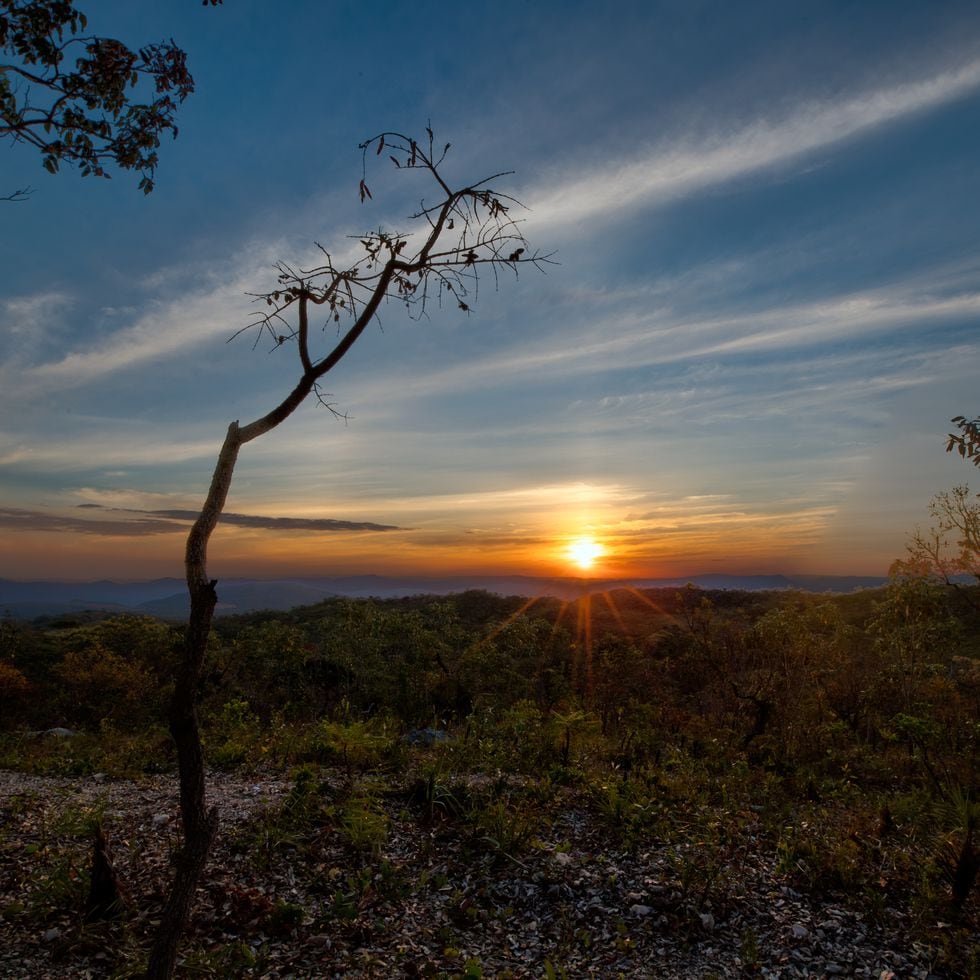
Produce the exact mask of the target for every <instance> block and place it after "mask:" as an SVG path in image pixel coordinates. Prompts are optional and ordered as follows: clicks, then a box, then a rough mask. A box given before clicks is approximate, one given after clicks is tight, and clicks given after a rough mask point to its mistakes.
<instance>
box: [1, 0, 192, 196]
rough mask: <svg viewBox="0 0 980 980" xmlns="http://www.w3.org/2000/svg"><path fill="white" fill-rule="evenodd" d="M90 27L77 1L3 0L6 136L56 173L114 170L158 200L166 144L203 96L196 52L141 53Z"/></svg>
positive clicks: (154, 47) (171, 48)
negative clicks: (160, 155)
mask: <svg viewBox="0 0 980 980" xmlns="http://www.w3.org/2000/svg"><path fill="white" fill-rule="evenodd" d="M87 27H88V21H87V19H86V17H85V14H83V13H82V12H81V11H79V10H78V9H77V8H76V7H75V4H74V2H73V0H0V51H2V52H3V58H4V63H3V64H2V65H0V136H6V137H9V138H10V139H11V140H13V141H14V142H16V143H26V144H28V145H30V146H33V147H34V148H35V149H37V150H38V152H39V153H40V154H41V162H42V164H43V166H44V168H45V169H46V170H47V171H48V172H49V173H56V172H57V171H58V169H59V167H60V165H61V164H62V163H66V164H69V165H71V166H74V167H77V168H78V170H79V171H80V173H81V174H82V176H89V175H91V176H95V177H106V178H108V177H109V176H110V173H109V171H108V169H107V168H108V166H109V165H110V164H114V165H115V166H117V167H119V169H121V170H133V171H135V172H136V173H137V174H138V175H139V178H140V181H139V187H140V190H142V191H143V192H144V193H145V194H149V193H150V191H152V190H153V186H154V178H155V173H156V167H157V150H158V149H159V146H160V141H161V138H162V137H163V135H164V134H165V133H167V132H169V133H171V134H172V135H173V136H174V137H176V135H177V125H176V122H175V117H176V114H177V109H178V107H179V105H180V103H181V102H183V101H184V99H186V98H187V96H188V95H190V94H191V93H192V92H193V91H194V79H193V78H192V77H191V74H190V72H189V71H188V70H187V63H186V55H185V53H184V51H183V50H181V49H180V48H179V47H177V45H176V44H175V43H174V42H173V41H172V40H171V41H161V42H159V43H156V44H148V45H145V46H144V47H141V48H139V49H138V50H137V51H134V50H132V49H131V48H129V47H128V46H127V45H125V44H123V43H122V42H121V41H118V40H116V39H114V38H110V37H97V36H94V35H90V34H87V33H85V32H86V30H87ZM25 193H26V191H25V190H20V191H17V192H15V193H14V194H12V195H9V197H8V198H7V199H8V200H10V199H19V198H21V197H22V196H23V195H24V194H25Z"/></svg>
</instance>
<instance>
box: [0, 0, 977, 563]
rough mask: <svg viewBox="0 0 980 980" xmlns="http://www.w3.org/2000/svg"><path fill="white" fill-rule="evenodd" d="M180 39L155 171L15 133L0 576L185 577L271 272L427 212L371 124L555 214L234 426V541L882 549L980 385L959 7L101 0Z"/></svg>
mask: <svg viewBox="0 0 980 980" xmlns="http://www.w3.org/2000/svg"><path fill="white" fill-rule="evenodd" d="M80 6H81V9H82V10H83V11H85V12H86V13H87V14H88V17H89V28H90V30H91V31H92V32H93V33H97V34H102V35H109V36H115V37H119V38H120V39H122V40H124V41H126V42H127V43H129V44H131V45H133V46H138V45H140V44H144V43H148V42H152V41H159V40H163V39H167V38H171V37H172V38H173V39H174V40H175V41H176V43H177V44H178V45H180V46H181V47H182V48H184V50H186V52H187V57H188V65H189V67H190V70H191V72H192V73H193V75H194V78H195V80H196V85H197V88H196V91H195V93H194V94H193V95H192V96H191V97H190V98H189V99H188V100H187V101H186V102H185V103H184V105H183V106H182V107H181V110H180V113H179V116H178V125H179V128H180V132H179V137H178V138H177V139H176V140H175V141H171V140H169V139H167V140H165V142H164V145H163V146H162V147H161V152H160V164H159V169H158V172H157V184H156V189H155V190H154V192H153V193H152V194H151V195H150V196H148V197H144V195H142V194H141V193H140V192H139V191H138V189H137V180H136V179H135V178H134V177H133V176H132V175H131V174H127V173H119V172H116V173H114V175H113V177H112V179H111V180H98V179H95V178H82V177H80V176H79V175H78V174H77V173H75V172H73V171H71V170H68V169H63V170H62V171H61V172H60V173H59V174H57V175H54V176H52V175H49V174H47V173H46V172H45V171H44V170H43V169H42V168H41V164H40V159H39V157H38V156H37V155H36V153H35V152H34V151H32V150H31V149H30V148H28V147H24V146H15V145H9V144H8V145H5V146H4V147H3V148H2V157H0V159H2V165H0V174H2V177H3V181H2V187H4V188H9V189H10V190H13V189H15V188H19V187H23V186H25V185H28V184H29V185H30V186H32V187H33V188H34V193H33V194H32V195H31V197H30V199H29V200H28V201H26V202H23V203H4V204H0V209H2V210H0V221H3V222H4V224H5V233H4V234H3V235H2V236H0V249H2V255H0V577H4V578H10V579H22V580H23V579H36V578H44V579H60V580H71V579H82V580H87V579H96V578H112V579H116V580H123V579H142V578H153V577H157V576H163V575H180V574H181V572H182V553H183V538H184V536H185V534H186V530H187V526H188V519H189V515H192V514H193V513H194V512H196V510H197V508H198V507H199V506H200V504H201V502H202V500H203V496H204V493H205V492H206V489H207V484H208V481H209V479H210V475H211V471H212V469H213V467H214V461H215V458H216V454H217V450H218V448H219V446H220V444H221V440H222V438H223V435H224V432H225V429H226V427H227V425H228V423H229V422H230V421H232V420H233V419H239V420H241V421H242V423H245V422H247V421H250V420H252V419H254V418H256V417H258V416H260V415H262V414H264V413H265V412H266V411H268V410H269V409H270V408H271V407H273V406H274V405H275V404H276V403H277V402H278V401H279V400H281V398H282V397H283V396H284V395H285V393H286V392H287V391H288V390H289V389H290V388H291V387H292V384H293V383H294V382H295V373H296V372H295V365H294V363H293V360H294V359H295V353H294V352H293V353H292V355H291V352H290V350H289V349H288V347H287V348H280V349H278V350H270V349H269V344H268V343H264V342H261V341H260V342H259V343H258V344H256V343H255V339H256V338H255V336H254V335H253V334H249V333H245V334H244V335H241V336H239V337H238V338H237V339H234V340H229V338H231V337H232V335H233V334H234V333H235V332H236V331H238V330H239V328H241V327H242V326H244V325H246V324H247V323H249V321H250V316H251V314H252V312H253V310H254V306H253V305H252V300H251V298H250V296H249V294H250V293H255V292H264V291H266V290H269V289H272V288H274V286H275V277H276V273H275V263H276V262H277V261H286V262H290V263H302V262H303V261H304V259H307V258H309V257H310V256H312V255H313V254H314V252H313V250H314V247H315V246H314V243H315V242H319V243H321V244H323V245H324V246H326V247H331V248H335V249H343V248H345V247H347V244H348V243H349V241H350V239H349V237H348V236H353V235H358V234H360V233H363V232H365V231H368V230H371V229H377V228H378V227H385V228H391V229H394V230H397V231H399V232H403V231H408V230H409V228H410V224H411V223H410V222H409V220H408V219H409V216H410V215H411V214H412V213H413V212H414V211H415V210H416V208H417V207H418V205H419V196H420V191H419V185H418V184H417V182H413V181H411V180H409V179H407V178H406V176H405V174H404V173H399V172H398V171H396V170H394V169H393V168H391V167H390V166H388V167H385V166H383V165H382V163H383V159H382V160H381V161H374V160H372V161H369V173H368V177H369V184H370V186H371V189H372V192H373V193H374V198H373V200H370V201H367V202H365V203H363V204H362V203H361V202H360V200H359V195H358V182H359V180H360V178H361V173H362V172H361V153H360V151H359V150H358V144H359V143H360V142H362V141H363V140H365V139H367V138H369V137H371V136H374V135H375V134H377V133H380V132H382V131H385V130H391V129H394V130H399V131H402V132H409V133H412V134H416V133H417V134H420V135H421V134H424V131H425V127H426V125H427V124H430V123H431V126H432V128H433V129H434V131H435V133H436V138H437V140H439V141H443V140H444V141H447V142H451V144H452V149H451V150H450V154H449V157H448V158H447V161H446V164H445V171H446V175H447V177H448V178H449V179H450V180H451V181H454V182H457V183H460V184H468V183H471V182H473V181H475V180H478V179H480V178H482V177H484V176H487V175H489V174H493V173H497V172H499V171H511V170H512V171H513V174H512V175H510V176H506V177H504V178H501V179H500V180H498V181H495V187H498V188H499V189H500V190H501V191H505V192H508V193H511V194H513V195H514V196H516V197H517V198H519V199H520V201H521V202H522V203H523V204H524V205H525V210H523V211H521V212H520V215H519V217H520V220H521V221H522V222H523V224H522V226H521V228H522V231H523V233H524V234H525V236H526V237H527V239H528V241H529V242H530V244H531V246H532V247H533V248H537V249H539V250H540V251H542V252H545V253H550V252H554V253H555V259H556V261H557V263H558V264H556V265H552V266H548V267H547V268H546V270H545V271H544V272H538V271H536V270H535V269H533V268H531V267H524V268H523V269H521V274H520V276H519V277H518V278H516V279H515V278H514V277H513V276H507V275H504V276H502V277H501V278H500V281H499V285H498V286H497V287H496V288H494V284H493V281H492V279H491V280H489V281H484V283H483V286H482V288H481V291H480V294H479V297H478V301H477V302H476V303H474V304H472V306H473V309H472V310H471V311H470V312H468V313H464V312H463V311H460V310H459V309H457V308H455V307H453V306H452V305H451V304H444V305H443V307H442V308H437V307H434V306H433V307H430V308H429V311H428V316H427V317H426V318H423V319H422V320H420V321H416V320H413V319H410V318H408V317H406V316H405V315H404V313H403V311H401V310H400V309H399V308H398V307H397V306H395V305H390V306H386V307H383V308H382V310H381V315H380V321H379V322H378V323H377V324H375V325H373V326H372V327H371V328H369V330H368V331H367V332H366V333H365V334H364V335H363V336H362V338H361V339H360V340H359V342H358V343H357V345H356V346H355V347H354V348H353V349H352V351H351V352H350V353H349V354H348V355H347V357H346V358H345V360H344V361H343V362H341V364H340V365H339V366H338V367H337V368H336V369H335V370H334V371H333V372H332V373H331V374H330V375H329V376H328V377H327V379H326V382H327V383H326V389H327V391H329V392H330V394H331V400H332V401H333V402H334V403H335V404H336V406H337V408H338V409H339V410H340V411H341V412H343V413H345V414H346V415H347V416H348V418H347V421H339V420H338V419H337V418H335V417H334V416H332V415H331V414H330V413H329V412H327V411H325V410H324V409H323V408H322V407H321V406H319V405H317V404H316V403H315V402H314V401H311V402H310V403H308V404H306V405H304V406H303V407H302V408H301V409H300V410H299V411H298V412H297V413H296V415H294V416H293V417H292V418H290V419H289V420H288V421H287V422H286V423H284V424H283V425H282V426H281V427H280V428H279V429H277V430H275V431H274V432H272V433H270V434H268V435H266V436H264V437H262V438H261V439H259V440H257V441H255V442H253V443H250V444H248V445H246V446H245V447H244V448H243V450H242V453H241V456H240V458H239V462H238V467H237V470H236V473H235V481H234V484H233V487H232V491H231V494H230V496H229V499H228V504H227V510H228V512H229V514H230V515H234V516H230V517H228V518H227V519H226V520H225V521H224V522H223V523H222V525H221V526H220V527H219V528H218V531H217V532H216V534H215V536H214V539H213V541H212V546H211V558H210V564H209V569H210V572H211V574H212V575H214V576H215V577H221V576H242V575H245V576H255V575H259V576H276V577H280V576H281V577H285V576H293V575H341V574H354V573H378V574H403V573H415V574H440V575H443V574H465V573H487V572H494V573H508V574H511V573H522V574H530V575H554V574H575V571H574V566H573V565H571V564H570V562H569V560H568V554H569V548H570V546H571V544H572V543H573V542H574V541H575V540H576V539H578V538H581V537H591V538H593V539H594V540H595V541H596V542H597V543H598V545H599V546H600V547H601V549H602V552H603V553H602V555H601V557H600V558H599V559H598V560H597V562H596V563H595V566H594V567H593V569H592V570H591V573H592V574H596V575H599V574H601V575H604V576H624V577H626V576H631V577H637V576H642V577H660V576H671V577H673V576H679V575H696V574H701V573H710V572H731V573H777V572H783V573H797V574H800V573H814V574H865V575H882V574H885V573H886V572H887V570H888V567H889V564H890V563H891V562H892V561H893V560H894V559H895V558H898V557H901V556H902V555H903V553H904V549H905V543H906V540H907V536H908V534H909V532H910V531H912V529H913V528H914V527H915V526H916V524H923V525H925V524H927V523H928V512H927V507H928V503H929V500H930V499H931V497H932V496H933V495H935V494H936V493H938V492H939V491H941V490H943V489H946V488H949V487H951V486H953V485H956V484H963V483H968V482H969V480H970V477H971V476H972V475H974V472H975V471H973V470H972V468H971V467H970V466H968V465H967V464H966V463H964V462H963V461H961V460H959V459H957V458H954V457H952V456H948V455H947V454H946V453H945V452H944V448H945V435H946V433H947V432H948V431H949V430H950V422H949V420H950V418H951V417H952V416H954V415H959V414H963V415H971V416H972V415H975V414H976V413H977V411H978V409H980V404H978V401H980V395H978V380H977V379H978V377H980V330H978V327H980V233H978V229H980V167H978V166H977V163H978V159H980V153H978V151H980V7H978V6H977V5H976V4H975V3H972V2H964V3H957V2H945V0H936V2H930V3H923V2H914V3H911V2H910V3H903V2H900V0H887V2H886V0H881V2H875V0H863V2H856V0H855V2H831V0H825V2H819V3H817V2H805V0H801V2H798V3H785V2H784V0H774V2H762V0H758V2H757V0H746V2H743V3H738V4H731V3H727V2H723V0H711V2H708V0H705V2H699V0H676V2H652V0H646V2H631V0H624V2H620V3H617V4H616V5H615V7H610V6H609V5H608V4H606V3H599V2H584V0H583V2H577V0H565V2H561V3H556V2H548V0H539V2H534V3H530V2H519V0H496V2H494V3H492V4H491V3H484V2H480V0H474V2H467V3H455V4H446V3H438V2H428V0H420V2H417V3H413V4H410V5H406V4H404V3H394V2H388V0H379V2H376V3H373V4H363V3H359V2H346V0H335V2H329V3H327V2H322V0H289V2H284V3H275V4H274V3H270V2H268V0H227V2H226V3H225V4H224V5H223V6H219V7H216V8H212V7H209V6H203V5H202V4H200V3H199V2H195V0H180V2H178V0H169V2H155V3H150V2H138V3H133V2H132V0H125V2H124V0H118V2H117V0H91V2H88V3H84V2H83V3H81V4H80Z"/></svg>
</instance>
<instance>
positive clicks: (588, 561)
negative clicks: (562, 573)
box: [567, 537, 605, 571]
mask: <svg viewBox="0 0 980 980" xmlns="http://www.w3.org/2000/svg"><path fill="white" fill-rule="evenodd" d="M567 554H568V558H569V561H571V562H573V563H574V564H576V565H578V567H579V568H581V569H583V570H585V571H588V569H590V568H591V567H592V566H593V565H594V564H595V560H596V558H601V557H602V555H604V554H605V549H604V548H603V547H602V545H601V544H599V543H598V542H597V541H596V540H595V538H589V537H581V538H575V540H574V541H572V542H571V543H570V544H569V546H568V551H567Z"/></svg>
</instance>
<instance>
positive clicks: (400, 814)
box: [0, 771, 980, 980]
mask: <svg viewBox="0 0 980 980" xmlns="http://www.w3.org/2000/svg"><path fill="white" fill-rule="evenodd" d="M337 779H338V781H339V780H340V779H341V777H340V775H339V774H338V776H337ZM288 789H289V783H288V782H286V781H285V780H283V779H281V778H268V777H262V778H261V779H256V778H254V777H253V778H251V779H249V778H245V777H240V776H238V775H227V774H213V775H212V777H211V781H210V793H211V798H212V800H213V802H215V803H216V804H217V805H218V806H219V808H220V811H221V815H222V827H223V829H222V833H221V836H220V839H219V842H218V845H217V847H216V850H215V852H214V855H213V859H212V861H211V865H210V868H209V873H208V881H207V883H206V884H205V885H203V886H202V887H201V889H200V893H199V896H198V901H197V905H196V908H195V911H194V917H193V923H192V925H191V929H190V937H189V942H188V944H187V948H188V950H190V951H191V953H193V954H194V956H196V957H197V958H198V965H197V967H196V970H195V972H192V971H191V967H192V966H193V964H192V963H191V962H188V963H186V964H185V965H184V967H183V969H182V971H181V973H182V975H186V976H190V975H196V976H200V975H213V976H222V975H242V974H245V973H246V971H245V968H244V967H243V966H242V965H241V960H240V959H239V960H237V961H233V960H231V959H227V958H226V959H225V960H222V959H221V956H223V955H226V954H227V951H228V950H229V949H232V948H239V947H240V946H241V945H242V944H244V946H245V947H247V948H248V949H249V950H250V953H248V954H247V955H251V956H253V957H255V959H256V965H255V966H254V967H253V971H254V972H252V973H250V974H248V975H256V976H269V977H424V976H435V977H439V976H442V977H453V976H471V977H475V976H479V975H481V974H480V973H477V972H476V967H475V965H473V964H475V963H478V964H479V968H480V970H482V976H484V977H496V976H502V975H503V976H507V975H510V976H516V977H544V976H547V975H549V969H550V970H552V971H553V974H551V975H556V976H559V977H561V976H566V977H569V978H578V977H597V978H606V977H619V976H623V977H651V978H653V977H656V978H667V980H669V978H677V977H744V976H761V977H771V978H776V977H780V978H783V977H786V978H789V977H833V976H848V977H871V978H875V980H890V978H896V980H898V978H921V980H925V978H929V977H941V976H953V975H954V974H950V973H948V972H947V973H944V972H942V970H941V969H940V968H939V967H938V966H937V965H936V964H937V962H938V957H937V954H936V951H935V950H930V949H928V948H926V947H925V946H923V945H920V944H917V943H916V942H915V941H913V940H912V939H911V938H910V936H911V928H910V922H909V921H908V918H907V916H906V913H904V912H903V911H902V910H900V909H897V908H892V907H889V906H888V905H882V906H880V907H878V908H877V909H876V910H875V914H874V916H873V918H872V917H869V916H865V915H862V914H860V913H859V912H858V911H857V910H856V909H855V907H854V906H853V905H852V903H851V902H849V901H848V896H845V895H821V896H814V895H808V894H803V893H801V892H799V891H797V890H794V889H793V888H791V887H790V886H789V884H788V883H787V881H786V880H785V878H783V877H782V876H781V875H780V874H779V873H778V872H777V869H776V859H775V855H773V854H771V853H767V852H766V851H765V849H764V848H763V847H762V845H760V846H759V848H758V849H757V850H751V849H750V848H748V847H746V845H745V844H741V845H739V846H738V847H732V848H731V849H729V850H727V851H725V852H724V860H723V861H722V862H721V863H718V862H715V863H713V864H711V863H708V862H706V861H705V860H703V855H702V854H700V853H699V849H698V847H697V845H696V844H687V845H674V846H670V847H668V846H660V847H658V846H655V844H653V843H651V845H650V846H649V847H648V848H644V847H640V848H638V849H636V851H635V852H625V851H623V850H622V849H621V848H620V847H619V845H618V844H617V842H616V841H615V839H614V838H612V837H610V835H609V834H608V833H607V832H606V831H605V830H604V829H603V828H602V827H601V826H600V825H599V824H598V823H597V821H596V820H595V818H594V817H593V815H592V814H591V813H590V812H589V810H588V809H587V808H585V807H584V806H582V805H581V802H580V801H577V800H576V799H575V798H574V797H573V796H571V795H570V796H569V798H568V800H567V805H565V806H562V805H558V806H556V807H552V808H550V811H549V812H550V817H549V819H548V820H546V821H542V823H541V824H540V826H539V827H537V828H536V833H535V836H534V837H533V839H532V840H531V841H530V842H529V844H528V846H526V847H524V848H523V849H521V850H517V851H516V852H515V854H514V856H509V857H508V856H506V855H502V854H501V853H499V851H498V852H497V853H496V854H494V853H491V852H489V851H488V850H487V849H486V848H483V849H482V850H481V849H479V848H474V846H473V838H472V834H469V836H467V834H466V833H465V832H464V829H463V828H461V827H458V826H455V825H454V824H453V823H452V822H449V821H446V822H442V823H436V824H426V823H425V822H424V821H422V820H420V819H419V818H418V814H417V812H413V811H412V810H411V808H410V806H409V805H408V804H407V803H406V801H405V799H401V800H397V799H394V798H388V799H386V800H385V802H384V804H383V807H384V811H385V816H386V817H387V820H388V833H387V838H386V840H385V842H384V844H383V845H382V847H381V850H380V853H378V852H377V851H375V853H373V854H372V853H371V852H370V851H357V850H356V849H354V848H352V847H351V846H350V839H349V835H348V836H347V837H346V838H345V836H344V835H343V834H342V833H341V832H340V830H339V829H338V828H326V829H325V830H324V831H323V834H322V837H321V839H319V840H318V841H317V842H316V847H315V848H314V849H313V850H311V849H310V848H309V847H307V848H306V849H304V850H303V851H302V852H301V853H302V857H301V856H300V852H298V851H297V850H295V849H294V848H293V847H292V846H291V844H290V841H289V840H288V839H278V838H274V837H267V839H266V841H265V847H264V849H262V848H261V847H260V848H259V850H258V851H257V850H256V847H257V844H256V841H257V839H258V838H257V836H256V834H255V833H254V826H255V823H254V820H253V818H254V817H255V816H256V815H258V814H261V813H262V812H264V811H268V810H269V809H270V808H274V807H275V806H276V804H277V802H278V801H281V800H282V798H283V796H284V794H285V793H287V792H288ZM97 806H98V807H102V808H104V826H105V829H106V833H107V835H108V837H109V840H110V845H111V847H112V850H113V854H114V860H115V863H116V867H117V870H118V872H119V874H120V876H121V878H122V879H123V881H124V882H125V883H126V887H127V890H128V894H129V908H130V911H129V914H128V917H127V919H126V923H125V925H124V926H119V925H117V926H113V927H111V928H107V927H101V929H102V931H101V932H100V931H99V929H92V928H91V927H90V928H89V929H88V930H87V931H85V930H82V931H80V928H79V917H80V912H79V911H78V903H79V895H82V894H83V886H82V884H81V882H80V881H79V871H82V872H84V868H85V866H86V862H87V855H88V848H89V844H88V838H87V837H86V836H85V834H84V832H83V830H82V828H81V822H80V820H79V819H78V818H79V815H80V814H82V813H83V812H84V811H86V810H87V809H89V808H92V807H97ZM249 827H252V828H253V832H252V833H251V834H250V836H249V838H248V841H249V843H248V846H246V845H245V844H244V843H243V833H244V831H245V829H246V828H249ZM176 842H177V821H176V812H175V797H174V785H173V781H172V779H171V778H169V777H151V778H146V779H144V780H140V781H138V782H133V781H128V780H108V779H104V778H100V777H99V776H95V777H86V778H80V779H67V778H44V777H37V776H28V775H23V774H20V773H13V772H3V771H0V905H2V919H0V976H2V977H8V978H31V980H41V978H49V977H59V978H60V977H100V976H110V975H112V972H113V969H114V968H115V969H117V971H118V964H119V963H125V962H132V958H131V956H130V959H129V960H127V959H126V955H125V949H123V950H122V951H121V952H120V950H119V949H118V948H115V946H118V944H122V945H123V946H126V944H128V948H129V949H130V950H132V949H134V948H135V947H136V946H139V945H145V943H146V942H147V937H148V936H149V935H150V932H151V930H152V925H153V922H154V918H155V916H156V915H157V914H158V912H159V907H160V902H161V897H162V894H163V889H164V884H165V880H166V877H167V875H168V873H169V864H170V860H171V856H172V854H173V851H174V848H175V846H176ZM257 853H258V854H261V856H262V857H263V858H264V860H263V859H257V856H256V855H257ZM685 868H687V869H689V871H690V874H689V875H687V876H686V877H685V874H684V873H683V869H685ZM679 869H681V870H680V871H679ZM82 880H84V874H83V875H82ZM277 903H278V904H277ZM283 903H290V906H284V905H283ZM295 907H298V908H295ZM284 908H286V909H291V912H292V915H293V916H294V918H292V919H290V918H289V916H288V915H287V916H285V917H284V916H283V915H282V914H280V913H281V911H282V909H284ZM277 910H278V911H277ZM973 922H974V925H975V924H976V919H975V918H974V920H973ZM969 938H970V941H973V942H976V941H980V936H978V935H977V933H976V930H975V929H974V931H973V933H972V934H970V936H969ZM207 952H210V955H211V959H210V960H208V961H201V960H200V957H201V956H203V955H204V954H205V953H207ZM468 961H469V962H470V966H469V967H467V962H468ZM467 969H469V971H470V972H469V973H467V972H466V971H467ZM508 971H509V973H508ZM117 975H118V973H117Z"/></svg>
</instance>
